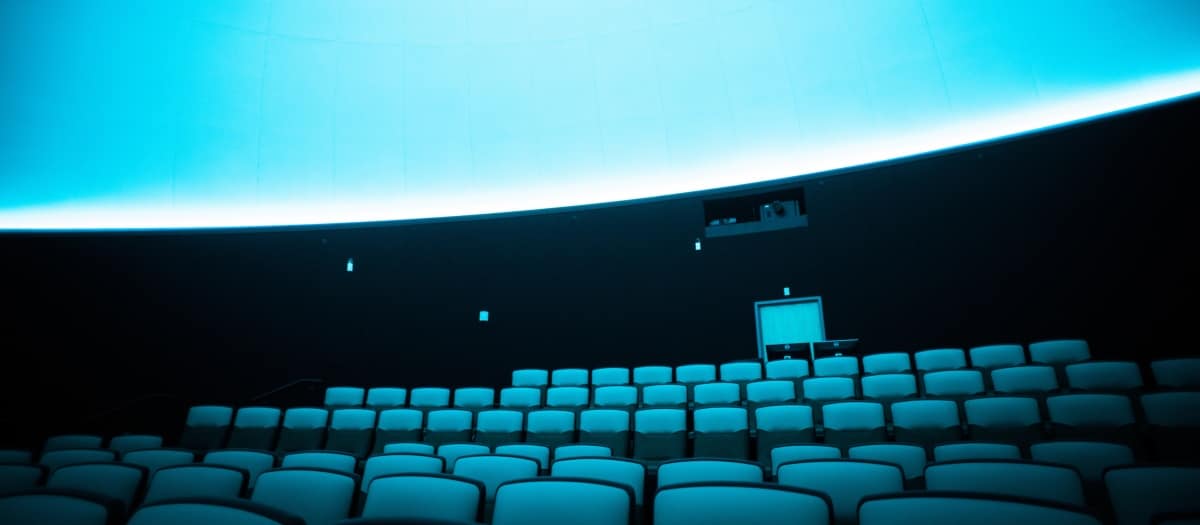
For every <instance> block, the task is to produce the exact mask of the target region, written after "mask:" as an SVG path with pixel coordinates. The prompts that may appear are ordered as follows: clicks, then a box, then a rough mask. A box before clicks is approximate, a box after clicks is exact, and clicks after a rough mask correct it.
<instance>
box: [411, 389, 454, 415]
mask: <svg viewBox="0 0 1200 525" xmlns="http://www.w3.org/2000/svg"><path fill="white" fill-rule="evenodd" d="M408 406H409V408H416V409H419V410H432V409H436V408H448V407H449V406H450V389H449V388H442V387H436V386H423V387H419V388H414V389H412V390H410V391H409V392H408Z"/></svg>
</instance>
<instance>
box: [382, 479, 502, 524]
mask: <svg viewBox="0 0 1200 525" xmlns="http://www.w3.org/2000/svg"><path fill="white" fill-rule="evenodd" d="M483 498H484V486H483V483H482V482H480V481H476V480H473V479H469V478H464V477H462V476H452V475H449V474H390V475H384V476H378V477H376V478H375V479H374V480H373V481H372V482H371V485H370V486H369V487H368V488H367V499H366V502H365V503H364V504H363V509H362V517H363V518H392V519H404V518H408V519H431V520H433V519H438V520H454V521H460V522H481V521H483V505H484V499H483Z"/></svg>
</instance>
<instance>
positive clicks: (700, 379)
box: [675, 364, 717, 384]
mask: <svg viewBox="0 0 1200 525" xmlns="http://www.w3.org/2000/svg"><path fill="white" fill-rule="evenodd" d="M716 380H717V367H716V365H710V364H691V365H680V366H677V367H675V381H676V382H679V383H685V384H695V383H711V382H713V381H716Z"/></svg>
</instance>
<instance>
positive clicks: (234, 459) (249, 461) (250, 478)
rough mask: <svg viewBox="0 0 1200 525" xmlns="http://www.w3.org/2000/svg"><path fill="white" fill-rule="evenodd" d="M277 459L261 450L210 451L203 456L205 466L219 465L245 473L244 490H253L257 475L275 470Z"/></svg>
mask: <svg viewBox="0 0 1200 525" xmlns="http://www.w3.org/2000/svg"><path fill="white" fill-rule="evenodd" d="M277 459H278V458H277V457H276V456H275V455H274V454H271V453H269V452H265V451H262V450H211V451H209V452H208V453H207V454H205V455H204V461H203V463H204V464H206V465H221V466H226V467H234V468H238V469H242V470H245V471H246V488H247V489H253V488H254V483H255V481H257V480H258V475H259V474H262V473H263V472H266V471H268V470H271V469H273V468H275V462H276V461H277Z"/></svg>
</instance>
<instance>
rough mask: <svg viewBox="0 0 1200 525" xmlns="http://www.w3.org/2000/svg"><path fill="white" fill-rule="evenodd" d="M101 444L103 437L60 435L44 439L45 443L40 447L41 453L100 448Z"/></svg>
mask: <svg viewBox="0 0 1200 525" xmlns="http://www.w3.org/2000/svg"><path fill="white" fill-rule="evenodd" d="M103 443H104V438H103V437H100V436H94V435H91V434H62V435H58V436H50V437H48V438H46V443H45V444H43V445H42V452H50V451H52V450H67V449H73V448H101V445H102V444H103Z"/></svg>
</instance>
